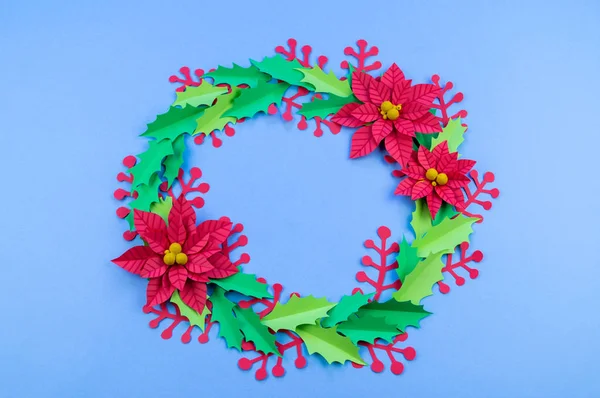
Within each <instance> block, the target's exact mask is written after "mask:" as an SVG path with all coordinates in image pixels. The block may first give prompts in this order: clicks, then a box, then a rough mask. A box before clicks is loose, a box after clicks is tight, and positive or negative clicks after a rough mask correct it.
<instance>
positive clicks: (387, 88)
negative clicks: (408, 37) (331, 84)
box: [331, 64, 442, 166]
mask: <svg viewBox="0 0 600 398" xmlns="http://www.w3.org/2000/svg"><path fill="white" fill-rule="evenodd" d="M411 82H412V81H411V80H406V79H405V78H404V73H403V72H402V70H400V68H399V67H398V66H397V65H396V64H393V65H392V66H391V67H390V68H389V69H388V70H387V71H386V72H385V73H384V74H383V76H382V77H381V79H375V78H373V77H372V76H370V75H368V74H366V73H363V72H354V73H353V74H352V92H353V93H354V95H355V96H356V98H358V99H359V100H360V101H361V102H363V104H359V103H356V102H353V103H350V104H346V105H344V106H343V107H342V108H341V109H340V110H339V111H338V112H337V113H336V114H335V115H334V116H333V117H332V118H331V120H332V121H333V122H336V123H338V124H341V125H342V126H346V127H361V126H362V127H361V128H360V129H358V130H357V131H356V132H355V133H354V135H353V136H352V145H351V148H350V157H351V158H358V157H361V156H365V155H368V154H369V153H371V152H373V150H374V149H375V148H377V145H379V143H380V142H381V141H382V140H384V139H385V148H386V149H387V151H388V152H389V153H390V155H391V156H392V157H393V158H394V159H395V160H396V161H397V162H398V163H400V164H401V165H402V166H404V165H406V164H407V163H408V161H409V159H410V156H411V152H412V145H413V142H412V138H413V137H415V132H420V133H423V134H431V133H436V132H440V131H442V126H441V125H440V123H439V122H438V120H437V119H436V118H435V116H434V115H433V114H432V113H431V112H430V111H429V110H430V109H431V104H432V102H433V100H434V99H435V98H436V96H437V95H438V94H439V92H440V89H439V87H437V86H435V85H433V84H417V85H414V86H413V85H411Z"/></svg>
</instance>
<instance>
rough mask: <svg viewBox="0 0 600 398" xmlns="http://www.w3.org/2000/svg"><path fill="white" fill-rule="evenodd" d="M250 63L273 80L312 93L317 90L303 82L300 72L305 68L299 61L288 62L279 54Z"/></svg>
mask: <svg viewBox="0 0 600 398" xmlns="http://www.w3.org/2000/svg"><path fill="white" fill-rule="evenodd" d="M250 62H251V63H252V65H254V66H255V67H257V68H258V69H259V70H260V71H261V72H264V73H267V74H269V75H271V77H272V78H273V79H276V80H282V81H284V82H286V83H288V84H291V85H292V86H300V87H304V88H306V89H308V90H310V91H314V90H315V88H314V87H313V86H311V85H310V84H308V83H305V82H303V81H302V79H303V78H304V75H303V74H302V72H300V71H299V70H300V69H303V67H302V65H301V64H300V62H298V60H297V59H293V60H291V61H288V60H286V59H285V58H284V57H282V56H281V55H279V54H278V55H274V56H272V57H265V58H263V60H262V61H260V62H259V61H254V60H252V59H251V60H250Z"/></svg>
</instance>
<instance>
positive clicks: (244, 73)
mask: <svg viewBox="0 0 600 398" xmlns="http://www.w3.org/2000/svg"><path fill="white" fill-rule="evenodd" d="M203 77H211V78H212V79H213V80H214V84H215V85H216V84H222V83H225V84H229V85H230V86H232V87H233V86H239V85H240V84H247V85H248V86H250V87H256V86H257V85H258V83H260V82H266V81H269V80H271V78H270V77H269V76H267V75H265V74H264V73H261V72H260V71H259V70H258V68H256V67H255V66H249V67H247V68H243V67H241V66H239V65H236V64H233V67H232V68H226V67H224V66H219V67H218V68H217V69H216V70H214V71H212V72H208V73H205V74H204V76H203ZM200 87H202V86H200Z"/></svg>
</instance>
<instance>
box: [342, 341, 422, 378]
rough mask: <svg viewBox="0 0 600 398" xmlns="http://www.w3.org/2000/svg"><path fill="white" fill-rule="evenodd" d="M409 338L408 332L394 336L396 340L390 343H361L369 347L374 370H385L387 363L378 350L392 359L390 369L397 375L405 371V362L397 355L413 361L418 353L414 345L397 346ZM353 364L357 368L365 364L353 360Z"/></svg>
mask: <svg viewBox="0 0 600 398" xmlns="http://www.w3.org/2000/svg"><path fill="white" fill-rule="evenodd" d="M407 338H408V334H407V333H403V334H399V335H398V336H396V337H395V338H394V341H393V342H392V343H389V344H388V343H386V342H385V341H382V340H375V343H374V344H367V343H359V345H361V346H363V347H367V352H368V353H369V356H370V357H371V365H370V366H369V367H370V368H371V370H372V371H373V372H375V373H381V372H383V371H384V370H385V365H384V364H383V361H381V360H380V359H379V358H378V357H377V351H381V352H382V353H384V354H385V355H386V356H387V357H388V359H389V361H390V371H391V372H392V373H393V374H395V375H399V374H401V373H402V372H403V371H404V364H403V363H402V362H400V360H398V359H397V356H398V357H400V356H401V357H402V358H404V360H406V361H412V360H413V359H415V356H416V355H417V353H416V351H415V349H414V348H413V347H410V346H408V347H404V348H400V347H397V345H398V344H399V343H403V342H405V341H406V339H407ZM352 366H353V367H355V368H362V367H363V365H359V364H356V363H354V362H352Z"/></svg>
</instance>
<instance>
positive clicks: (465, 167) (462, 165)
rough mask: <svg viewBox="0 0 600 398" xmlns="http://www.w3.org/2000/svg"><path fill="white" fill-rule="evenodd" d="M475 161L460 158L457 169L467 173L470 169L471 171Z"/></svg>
mask: <svg viewBox="0 0 600 398" xmlns="http://www.w3.org/2000/svg"><path fill="white" fill-rule="evenodd" d="M475 163H476V162H475V161H474V160H469V159H460V160H458V162H457V165H456V166H457V171H458V172H459V173H461V174H467V173H468V172H469V171H471V169H472V168H473V166H475Z"/></svg>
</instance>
